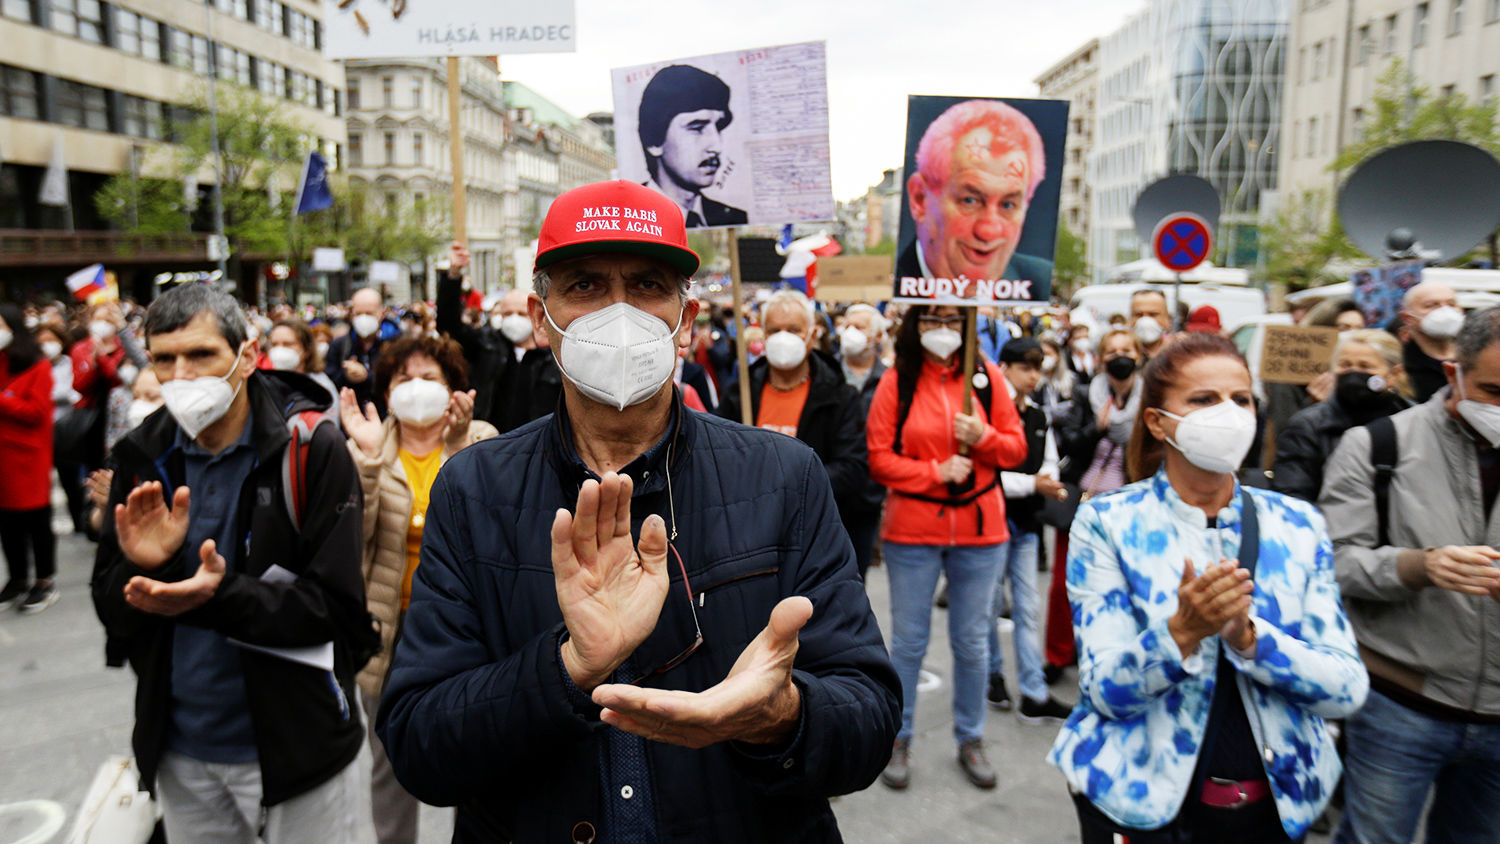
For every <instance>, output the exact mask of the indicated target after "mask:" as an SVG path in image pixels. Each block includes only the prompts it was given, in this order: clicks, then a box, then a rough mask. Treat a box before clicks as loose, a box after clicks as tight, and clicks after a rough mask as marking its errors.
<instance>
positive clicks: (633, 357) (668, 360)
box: [543, 302, 682, 410]
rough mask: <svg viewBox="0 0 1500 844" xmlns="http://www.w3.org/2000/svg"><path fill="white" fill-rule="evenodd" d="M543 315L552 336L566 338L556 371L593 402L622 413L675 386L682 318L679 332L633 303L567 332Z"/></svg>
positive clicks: (601, 313)
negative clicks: (665, 386) (677, 339)
mask: <svg viewBox="0 0 1500 844" xmlns="http://www.w3.org/2000/svg"><path fill="white" fill-rule="evenodd" d="M543 312H544V313H546V314H547V322H548V323H549V324H550V325H551V326H552V330H553V331H556V332H557V333H559V334H561V335H562V344H561V347H560V348H559V349H558V355H557V366H558V368H559V369H561V370H562V373H563V374H564V375H566V376H567V377H568V380H569V381H572V382H573V385H574V386H576V387H577V388H578V391H579V392H581V393H583V394H584V395H585V396H588V397H589V398H591V399H593V400H594V401H596V402H599V403H600V404H607V405H609V406H611V407H613V408H615V409H616V410H624V409H625V408H627V407H630V406H631V405H636V404H640V403H641V402H643V401H645V400H646V399H648V398H651V397H652V396H654V395H656V392H657V391H658V390H660V389H661V388H662V385H663V384H665V383H667V381H669V380H671V378H672V370H673V368H674V367H675V366H676V363H677V353H676V345H675V343H674V342H673V338H674V337H675V336H676V335H677V328H681V327H682V315H681V313H679V314H678V316H677V328H669V327H667V324H666V323H665V322H663V321H662V320H660V319H657V318H656V317H654V316H652V315H651V314H648V313H646V312H645V311H643V310H641V309H640V308H637V307H635V306H634V305H631V304H630V303H629V302H616V303H615V304H613V305H610V306H609V307H607V308H600V309H599V310H597V311H594V312H593V313H590V314H584V315H583V316H581V317H578V318H577V319H575V320H573V321H572V322H571V323H569V324H568V329H567V330H566V331H564V330H563V329H561V328H558V327H557V323H556V322H554V321H553V320H552V314H551V313H550V312H547V311H546V309H545V307H544V308H543Z"/></svg>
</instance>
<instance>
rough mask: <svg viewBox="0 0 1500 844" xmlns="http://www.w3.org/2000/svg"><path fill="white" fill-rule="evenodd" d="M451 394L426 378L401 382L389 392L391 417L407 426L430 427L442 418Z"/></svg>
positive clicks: (445, 388) (443, 387)
mask: <svg viewBox="0 0 1500 844" xmlns="http://www.w3.org/2000/svg"><path fill="white" fill-rule="evenodd" d="M451 396H452V394H451V393H450V392H449V391H448V388H447V387H445V386H443V385H442V384H439V383H438V382H436V381H429V380H427V379H426V378H413V379H412V380H410V381H403V382H401V383H400V384H398V385H397V386H396V389H394V390H391V400H390V402H389V404H390V408H391V415H392V416H394V417H396V418H397V419H398V420H400V421H402V422H405V423H406V424H408V425H417V426H419V427H420V426H423V425H431V424H432V423H434V422H436V421H438V420H439V419H442V418H443V414H444V413H445V412H447V410H448V402H449V399H450V398H451Z"/></svg>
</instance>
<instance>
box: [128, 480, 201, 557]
mask: <svg viewBox="0 0 1500 844" xmlns="http://www.w3.org/2000/svg"><path fill="white" fill-rule="evenodd" d="M188 499H189V493H188V488H187V487H185V486H180V487H178V488H177V492H176V493H175V494H174V495H173V496H172V509H170V510H168V509H167V502H166V500H165V499H164V498H163V497H162V485H161V483H160V482H158V481H147V482H146V483H143V484H141V485H140V486H138V487H136V488H135V489H133V490H131V491H130V495H129V496H127V497H126V499H125V503H124V504H116V505H115V533H116V534H117V535H118V537H119V541H120V550H121V551H122V552H124V554H125V556H126V558H127V559H129V560H130V561H131V562H132V563H135V564H136V565H137V566H139V567H140V568H143V569H147V570H153V569H158V568H161V566H162V565H163V564H164V563H166V562H167V561H168V560H170V559H172V558H173V557H174V556H176V555H177V552H178V550H180V549H181V548H182V543H183V540H185V539H187V529H188Z"/></svg>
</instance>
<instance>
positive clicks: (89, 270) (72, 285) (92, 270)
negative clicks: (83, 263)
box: [68, 264, 105, 302]
mask: <svg viewBox="0 0 1500 844" xmlns="http://www.w3.org/2000/svg"><path fill="white" fill-rule="evenodd" d="M104 288H105V283H104V265H103V264H91V265H89V266H87V267H84V268H83V269H81V270H79V271H78V272H76V273H73V274H72V275H70V276H68V291H69V292H70V293H72V294H73V298H74V299H77V300H78V301H80V302H82V301H84V300H86V299H88V298H89V297H90V296H92V295H94V294H95V293H98V292H100V291H102V290H104Z"/></svg>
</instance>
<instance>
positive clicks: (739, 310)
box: [729, 228, 755, 425]
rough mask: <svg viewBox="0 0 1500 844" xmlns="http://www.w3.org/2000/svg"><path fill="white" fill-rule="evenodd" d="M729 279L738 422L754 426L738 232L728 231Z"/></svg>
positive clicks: (733, 229)
mask: <svg viewBox="0 0 1500 844" xmlns="http://www.w3.org/2000/svg"><path fill="white" fill-rule="evenodd" d="M729 279H730V281H731V282H733V289H734V354H735V361H736V365H737V368H736V370H735V371H736V372H737V373H739V375H738V380H739V384H740V422H741V423H743V424H746V425H754V424H755V413H754V410H753V408H752V407H751V406H750V364H749V359H750V355H749V352H747V351H746V349H745V328H746V324H745V296H744V293H743V292H742V291H741V290H740V230H739V229H737V228H732V229H730V230H729Z"/></svg>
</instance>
